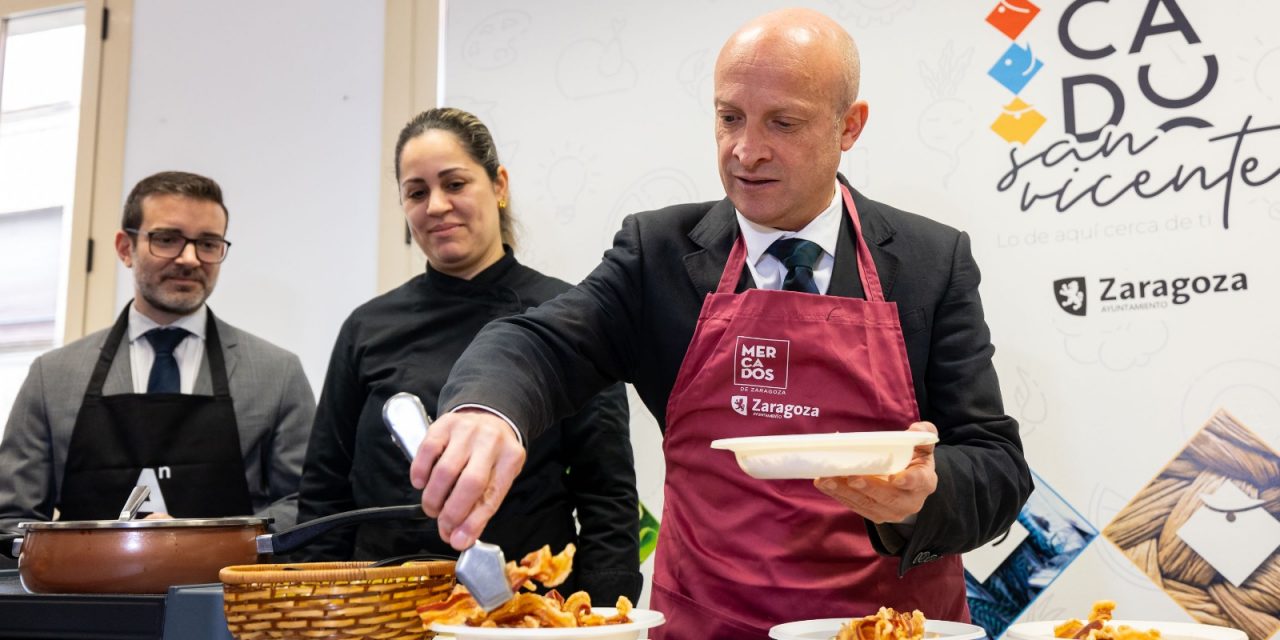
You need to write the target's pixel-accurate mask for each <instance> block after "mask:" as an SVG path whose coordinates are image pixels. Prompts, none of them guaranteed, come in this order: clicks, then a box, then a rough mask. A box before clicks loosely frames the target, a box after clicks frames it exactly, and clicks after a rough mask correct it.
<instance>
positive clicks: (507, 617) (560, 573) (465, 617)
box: [418, 544, 631, 629]
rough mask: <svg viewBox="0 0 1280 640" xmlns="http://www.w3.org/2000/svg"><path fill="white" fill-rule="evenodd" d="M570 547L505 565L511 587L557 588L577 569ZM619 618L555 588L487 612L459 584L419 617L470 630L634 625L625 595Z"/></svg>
mask: <svg viewBox="0 0 1280 640" xmlns="http://www.w3.org/2000/svg"><path fill="white" fill-rule="evenodd" d="M574 552H575V548H574V546H573V545H572V544H570V545H568V546H566V547H565V549H564V551H562V552H560V553H559V554H557V555H554V556H553V555H551V548H550V547H547V546H544V547H542V548H541V549H539V550H537V551H534V552H533V553H530V554H529V555H526V556H525V557H524V558H522V559H521V560H520V563H519V564H516V563H515V562H508V563H507V579H508V581H509V582H510V584H511V588H512V589H513V590H514V589H519V588H522V587H523V588H525V589H530V590H532V589H533V588H534V584H533V583H534V582H535V581H536V582H539V583H542V584H543V585H544V586H548V587H554V586H557V585H560V584H563V583H564V581H565V579H566V578H568V576H569V572H570V571H571V570H572V567H573V554H574ZM617 609H618V613H617V615H613V616H609V617H607V618H606V617H605V616H602V615H600V614H598V613H594V612H593V611H592V610H591V596H590V595H588V594H587V592H585V591H577V592H575V593H573V594H570V596H569V597H568V598H565V597H564V596H562V595H560V592H558V591H556V590H555V589H552V590H551V591H548V592H547V594H546V595H541V596H540V595H538V594H536V593H528V592H521V593H517V594H515V596H514V597H513V598H512V599H511V600H509V601H508V602H507V603H506V604H503V605H502V606H501V607H498V608H497V609H494V610H493V611H491V612H489V613H485V611H484V609H482V608H481V607H480V605H479V604H477V603H476V601H475V599H474V598H472V597H471V594H470V593H468V592H467V588H466V587H464V586H462V585H457V586H455V587H454V588H453V592H452V593H450V594H449V597H448V598H445V599H444V600H441V601H439V602H433V603H430V604H424V605H420V606H419V607H418V617H419V618H421V619H422V626H423V628H425V629H430V628H431V625H433V624H436V623H439V624H448V625H466V626H469V627H518V628H546V627H556V628H563V627H597V626H603V625H611V624H626V623H628V622H631V619H630V618H629V617H628V615H629V614H630V613H631V601H630V600H628V599H627V598H626V597H625V596H621V597H619V598H618V603H617Z"/></svg>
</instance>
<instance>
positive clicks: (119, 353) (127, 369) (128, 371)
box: [99, 334, 134, 396]
mask: <svg viewBox="0 0 1280 640" xmlns="http://www.w3.org/2000/svg"><path fill="white" fill-rule="evenodd" d="M102 341H103V342H106V341H107V337H106V335H105V334H104V335H103V336H102ZM103 346H106V345H99V349H101V348H102V347H103ZM129 356H130V354H129V336H128V335H126V336H124V337H123V338H122V339H121V340H120V345H119V346H118V347H116V356H115V359H113V360H112V361H111V368H110V369H108V370H107V379H106V380H105V381H103V383H102V394H103V395H108V396H114V395H119V394H122V393H133V392H134V391H133V363H132V361H131V358H130V357H129Z"/></svg>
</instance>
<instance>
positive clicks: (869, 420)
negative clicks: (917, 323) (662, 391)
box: [650, 185, 969, 640]
mask: <svg viewBox="0 0 1280 640" xmlns="http://www.w3.org/2000/svg"><path fill="white" fill-rule="evenodd" d="M840 189H841V191H842V193H843V195H844V203H845V206H846V207H847V208H848V211H849V216H850V217H851V218H852V219H853V228H854V232H855V233H854V235H855V236H856V237H855V243H856V245H857V253H858V274H859V276H860V277H861V279H862V288H863V291H865V292H866V296H867V299H866V300H859V299H856V298H844V297H839V296H824V295H814V294H809V293H798V292H793V291H764V290H759V289H749V290H747V291H745V292H743V293H740V294H738V293H734V292H733V290H734V285H735V283H736V282H737V281H738V278H739V276H740V274H741V273H742V268H743V266H744V265H745V263H746V248H745V245H744V243H743V241H742V238H741V237H739V238H738V240H737V242H736V243H735V244H734V247H733V251H732V253H730V254H729V260H728V262H727V263H726V265H725V269H724V273H723V274H722V275H721V277H720V285H719V287H718V288H717V289H716V292H715V293H713V294H710V295H708V296H707V300H706V302H705V303H704V304H703V306H702V313H701V314H700V316H699V318H698V326H697V328H696V330H695V331H694V334H693V339H692V341H691V342H690V343H689V350H688V352H687V353H686V354H685V358H684V362H683V364H682V365H681V367H680V373H679V375H678V377H677V378H676V383H675V387H674V388H673V389H672V392H671V397H670V400H669V401H668V403H667V429H666V433H665V435H664V437H663V443H662V448H663V452H664V454H665V457H666V463H667V476H666V487H665V492H664V496H665V497H664V499H665V504H664V506H663V515H662V531H661V534H660V535H659V537H658V551H657V559H656V565H655V568H654V576H653V595H652V599H651V606H652V607H653V608H654V609H656V610H658V611H661V612H662V613H663V614H665V615H666V617H667V622H666V624H664V625H663V626H661V627H658V628H657V629H654V630H653V632H652V633H651V634H650V637H651V638H654V639H655V640H694V639H696V640H718V639H725V640H729V639H734V640H742V639H744V638H766V637H767V634H768V630H769V628H770V627H772V626H774V625H776V624H779V623H783V622H790V621H796V620H810V619H815V618H839V617H845V616H848V617H853V616H862V615H867V614H871V613H875V612H876V610H877V609H879V608H880V607H881V606H888V607H893V608H895V609H898V610H899V611H910V610H912V609H919V610H921V611H922V612H924V614H925V616H926V617H927V618H930V619H940V620H957V621H965V622H967V621H968V620H969V610H968V605H967V602H966V599H965V585H964V571H963V569H962V568H961V564H960V557H959V556H949V557H945V558H942V559H940V560H938V561H936V562H932V563H929V564H925V565H921V566H918V567H916V568H914V569H912V570H911V571H910V572H908V573H907V575H906V576H905V577H899V576H898V566H899V562H900V558H896V557H885V556H881V555H879V554H877V553H876V552H875V550H874V549H873V548H872V546H871V542H870V540H869V539H868V538H867V530H866V525H865V521H864V520H863V518H862V517H861V516H859V515H857V514H855V513H854V512H852V511H850V510H849V509H848V508H846V507H844V506H842V505H841V504H840V503H838V502H836V501H835V500H834V499H832V498H830V497H828V496H826V495H824V494H822V493H821V492H819V491H818V490H817V489H816V488H815V487H814V486H813V482H812V481H810V480H757V479H755V478H752V477H751V476H748V475H747V474H746V473H744V472H743V471H742V469H740V468H739V467H738V464H737V462H736V461H735V459H734V456H733V454H732V453H731V452H728V451H716V450H712V449H711V448H710V444H711V441H712V440H715V439H718V438H731V437H741V436H763V435H777V434H797V433H831V432H835V431H841V432H851V431H886V430H891V431H896V430H902V429H903V428H905V427H906V426H907V425H909V424H910V423H912V422H915V421H917V420H919V412H918V409H917V406H916V398H915V391H914V389H913V387H912V385H911V367H910V365H909V364H908V361H907V352H906V344H905V343H904V342H903V338H902V328H901V326H900V325H899V323H898V311H897V305H896V304H895V303H892V302H885V300H884V293H883V290H882V289H881V287H880V279H879V276H878V275H877V273H876V267H875V264H874V263H873V262H872V260H871V251H870V249H868V247H867V244H866V242H865V241H864V240H863V238H862V227H861V224H860V222H859V220H858V212H857V209H856V208H855V207H854V204H853V198H852V197H851V196H850V195H849V191H848V189H846V188H845V187H844V186H843V185H841V187H840ZM833 277H834V275H833Z"/></svg>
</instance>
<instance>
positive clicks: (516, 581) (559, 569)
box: [507, 543, 578, 591]
mask: <svg viewBox="0 0 1280 640" xmlns="http://www.w3.org/2000/svg"><path fill="white" fill-rule="evenodd" d="M577 551H578V548H577V547H575V546H574V545H573V544H572V543H570V544H567V545H565V547H564V551H561V552H560V553H558V554H556V555H554V556H553V555H551V546H550V545H545V544H544V545H542V548H541V549H538V550H537V551H531V552H529V554H528V555H526V556H525V557H524V558H522V559H521V560H520V564H516V563H515V562H514V561H512V562H508V563H507V581H508V582H510V583H511V590H512V591H517V590H519V589H520V588H522V587H523V588H525V589H529V590H530V591H532V590H533V588H534V585H533V582H534V581H537V582H539V583H541V584H542V585H543V586H545V587H558V586H560V585H562V584H564V581H565V580H567V579H568V578H569V572H571V571H573V554H575V553H577Z"/></svg>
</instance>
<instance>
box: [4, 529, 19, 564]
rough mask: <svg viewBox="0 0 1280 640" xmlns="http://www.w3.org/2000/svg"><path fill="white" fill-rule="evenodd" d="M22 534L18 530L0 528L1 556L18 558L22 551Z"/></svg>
mask: <svg viewBox="0 0 1280 640" xmlns="http://www.w3.org/2000/svg"><path fill="white" fill-rule="evenodd" d="M22 535H23V534H21V533H18V532H17V531H7V530H4V529H0V556H4V557H6V558H13V559H14V560H17V559H18V554H19V552H21V551H22Z"/></svg>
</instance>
